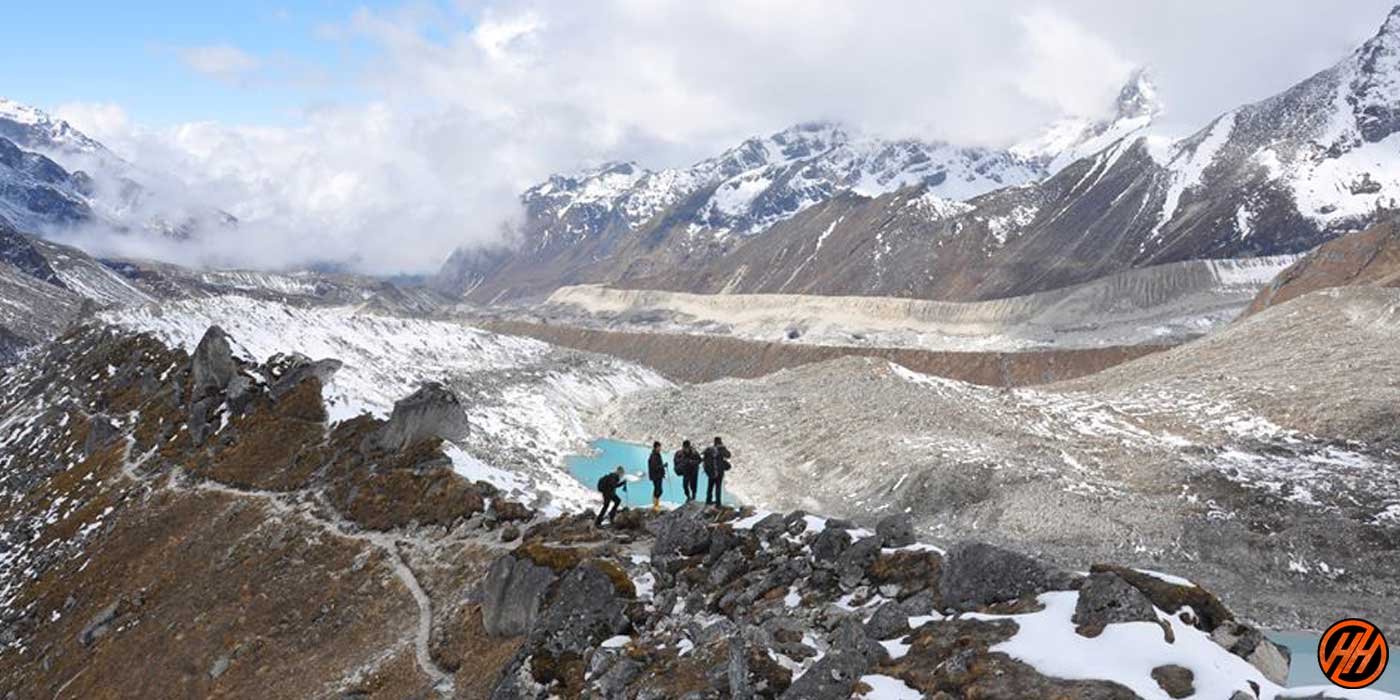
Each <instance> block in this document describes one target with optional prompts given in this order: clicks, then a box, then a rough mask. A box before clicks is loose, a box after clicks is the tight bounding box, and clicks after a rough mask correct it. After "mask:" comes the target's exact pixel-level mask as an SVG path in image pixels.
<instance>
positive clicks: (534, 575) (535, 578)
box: [481, 554, 558, 637]
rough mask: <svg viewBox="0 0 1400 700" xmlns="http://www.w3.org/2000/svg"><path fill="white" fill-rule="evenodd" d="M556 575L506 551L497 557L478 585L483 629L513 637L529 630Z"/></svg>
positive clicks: (490, 632)
mask: <svg viewBox="0 0 1400 700" xmlns="http://www.w3.org/2000/svg"><path fill="white" fill-rule="evenodd" d="M557 578H558V577H557V576H556V575H555V573H554V571H552V570H551V569H549V568H547V567H543V566H538V565H536V564H535V563H534V562H532V561H530V560H528V559H517V558H516V557H515V556H513V555H509V554H507V555H505V556H502V557H500V558H498V559H497V560H496V561H495V563H493V564H492V565H491V570H490V571H489V572H488V573H487V574H486V580H485V581H484V582H483V583H482V585H481V621H482V625H483V626H484V627H485V628H486V632H487V633H488V634H493V635H497V636H501V637H513V636H516V635H521V634H525V633H526V632H528V631H530V628H531V626H532V625H533V624H534V622H535V618H536V617H537V616H538V615H539V611H540V607H541V605H542V603H543V602H544V598H545V594H546V593H547V592H548V590H549V587H550V586H551V585H552V584H553V583H554V582H555V580H556V579H557Z"/></svg>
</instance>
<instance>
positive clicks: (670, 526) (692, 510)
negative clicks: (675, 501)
mask: <svg viewBox="0 0 1400 700" xmlns="http://www.w3.org/2000/svg"><path fill="white" fill-rule="evenodd" d="M651 530H652V533H653V534H655V535H656V539H655V540H654V541H653V542H652V543H651V556H652V557H655V558H664V557H669V556H676V555H680V556H683V557H689V556H694V555H696V554H704V553H705V550H706V549H708V548H709V546H710V527H709V519H708V518H707V517H706V516H705V506H704V504H701V503H697V502H691V503H687V504H685V505H683V506H681V507H679V508H676V509H674V510H672V511H670V512H669V513H666V514H665V515H662V516H661V517H659V518H656V519H654V520H652V521H651Z"/></svg>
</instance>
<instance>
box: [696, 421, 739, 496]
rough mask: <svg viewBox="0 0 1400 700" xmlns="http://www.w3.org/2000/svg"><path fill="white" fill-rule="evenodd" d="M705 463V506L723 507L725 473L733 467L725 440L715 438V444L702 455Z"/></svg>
mask: <svg viewBox="0 0 1400 700" xmlns="http://www.w3.org/2000/svg"><path fill="white" fill-rule="evenodd" d="M701 460H702V461H703V462H704V463H705V479H706V483H705V505H715V506H723V505H724V503H723V502H722V495H723V494H722V492H723V491H724V473H725V472H727V471H729V468H730V467H731V466H733V465H731V464H730V463H729V448H728V447H725V446H724V440H721V439H719V438H718V437H716V438H715V444H713V445H710V446H709V447H706V448H705V452H704V454H703V455H701Z"/></svg>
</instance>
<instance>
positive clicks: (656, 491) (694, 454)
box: [595, 437, 734, 527]
mask: <svg viewBox="0 0 1400 700" xmlns="http://www.w3.org/2000/svg"><path fill="white" fill-rule="evenodd" d="M730 456H731V455H730V454H729V448H728V447H725V446H724V440H723V439H721V438H718V437H716V438H715V441H714V444H712V445H710V446H709V447H706V448H705V450H704V451H703V452H699V451H696V449H695V446H694V445H691V444H690V441H689V440H684V441H682V442H681V448H680V449H679V450H676V453H675V454H674V455H672V456H671V464H672V465H673V467H674V468H675V470H676V476H679V477H680V478H681V491H683V492H684V493H685V502H686V503H690V502H691V501H694V500H695V499H696V498H697V497H698V496H699V493H700V471H701V469H703V470H704V472H705V479H706V484H705V505H713V506H716V507H719V506H721V505H723V503H722V495H723V491H724V473H725V472H727V471H729V469H730V468H731V467H733V466H734V465H732V464H731V463H730V462H729V458H730ZM647 478H648V479H650V480H651V509H652V511H653V512H655V511H659V510H661V494H662V491H663V488H662V485H663V484H664V482H665V481H666V460H665V458H664V457H662V456H661V443H660V442H653V443H651V454H650V455H649V456H648V457H647ZM619 488H620V489H622V490H623V491H626V490H627V470H626V469H625V468H623V466H622V465H620V464H619V465H618V466H617V469H615V470H613V471H612V472H611V473H609V474H604V475H603V478H601V479H599V480H598V493H599V494H601V495H602V496H603V506H602V508H600V509H599V510H598V517H597V518H596V519H595V523H596V524H597V525H598V526H599V527H602V525H603V520H604V519H606V520H608V521H609V522H612V519H613V516H615V515H617V509H618V506H620V505H621V504H622V499H621V498H620V497H618V495H617V490H618V489H619Z"/></svg>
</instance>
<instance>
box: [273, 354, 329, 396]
mask: <svg viewBox="0 0 1400 700" xmlns="http://www.w3.org/2000/svg"><path fill="white" fill-rule="evenodd" d="M342 364H343V363H341V361H340V360H332V359H327V360H312V359H311V358H309V357H307V356H305V355H303V354H301V353H292V354H290V355H274V356H273V357H272V358H271V359H269V360H268V362H267V368H266V372H267V380H268V382H269V384H270V385H271V388H270V389H269V390H268V393H269V394H270V395H271V396H272V399H273V400H274V401H276V400H277V399H280V398H282V397H283V396H284V395H286V394H287V392H289V391H291V390H292V389H295V388H296V386H297V385H298V384H300V383H302V382H304V381H306V380H307V379H315V380H316V381H318V382H320V383H321V384H325V383H326V382H328V381H330V379H331V377H332V376H334V375H335V373H336V371H338V370H339V369H340V368H341V366H342Z"/></svg>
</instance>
